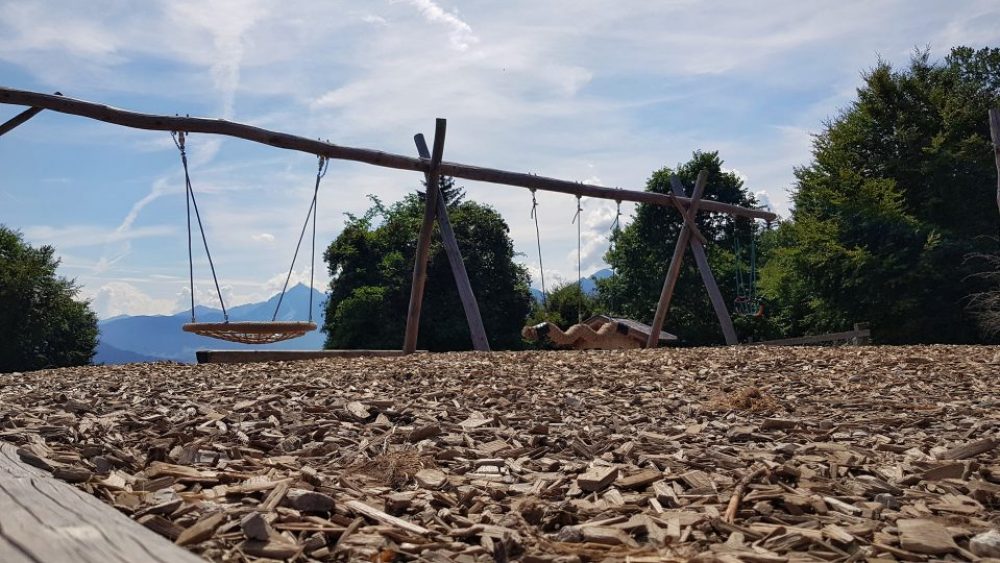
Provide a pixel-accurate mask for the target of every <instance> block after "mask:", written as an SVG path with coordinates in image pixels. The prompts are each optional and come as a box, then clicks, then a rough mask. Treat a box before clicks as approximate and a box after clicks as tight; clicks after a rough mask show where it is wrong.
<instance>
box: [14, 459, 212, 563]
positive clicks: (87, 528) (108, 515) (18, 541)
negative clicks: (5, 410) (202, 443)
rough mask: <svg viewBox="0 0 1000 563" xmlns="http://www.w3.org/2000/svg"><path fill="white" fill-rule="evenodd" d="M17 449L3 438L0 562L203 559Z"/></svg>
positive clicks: (190, 562) (189, 561)
mask: <svg viewBox="0 0 1000 563" xmlns="http://www.w3.org/2000/svg"><path fill="white" fill-rule="evenodd" d="M15 452H16V448H15V447H14V446H12V445H11V444H7V443H0V561H4V562H7V561H10V562H21V561H30V562H32V563H39V562H42V561H44V562H46V563H48V562H52V563H61V562H77V561H80V562H84V563H89V562H94V563H97V562H105V561H111V562H122V563H124V562H129V561H154V562H160V563H167V562H173V561H178V562H181V563H195V562H198V561H201V559H200V558H199V557H196V556H195V555H194V554H192V553H189V552H187V551H185V550H183V549H181V548H179V547H177V546H175V545H173V544H172V543H170V542H169V541H167V540H166V539H164V538H162V537H160V536H158V535H156V534H155V533H153V532H151V531H149V530H147V529H146V528H144V527H143V526H142V525H140V524H139V523H137V522H134V521H132V520H131V519H129V518H128V517H127V516H125V515H124V514H122V513H120V512H118V511H117V510H115V509H114V508H112V507H111V506H109V505H106V504H104V503H102V502H101V501H99V500H98V499H96V498H94V497H92V496H90V495H88V494H86V493H84V492H82V491H80V490H79V489H77V488H75V487H73V486H71V485H67V484H65V483H62V482H60V481H56V480H55V479H53V478H51V477H49V476H48V474H47V473H45V472H44V471H41V470H39V469H36V468H33V467H30V466H28V465H26V464H24V463H23V462H21V461H20V460H19V459H18V456H17V454H16V453H15Z"/></svg>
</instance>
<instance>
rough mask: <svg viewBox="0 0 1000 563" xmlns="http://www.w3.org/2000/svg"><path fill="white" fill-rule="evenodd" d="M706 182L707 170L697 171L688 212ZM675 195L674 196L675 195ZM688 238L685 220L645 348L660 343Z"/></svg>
mask: <svg viewBox="0 0 1000 563" xmlns="http://www.w3.org/2000/svg"><path fill="white" fill-rule="evenodd" d="M707 182H708V172H706V171H705V170H702V171H701V172H699V173H698V179H697V180H696V181H695V186H694V193H693V194H692V196H691V205H690V207H688V213H690V214H691V215H694V216H696V215H697V213H698V208H699V206H700V204H701V196H702V194H704V193H705V184H706V183H707ZM675 197H676V196H675ZM689 239H690V229H689V228H688V223H687V222H685V223H684V225H683V226H682V227H681V232H680V233H679V234H678V235H677V244H676V246H674V255H673V256H672V257H671V258H670V266H669V267H668V268H667V276H666V278H664V280H663V289H662V290H661V291H660V300H659V301H658V302H657V304H656V314H655V315H654V316H653V323H652V325H650V333H649V339H648V340H647V341H646V347H647V348H656V347H657V345H659V343H660V339H659V338H658V335H659V334H660V331H661V330H663V323H664V321H666V320H667V311H668V310H669V309H670V300H671V299H673V296H674V287H675V286H676V285H677V278H678V277H679V276H680V273H681V262H682V261H683V260H684V250H685V249H686V248H687V246H688V240H689ZM654 335H655V336H654Z"/></svg>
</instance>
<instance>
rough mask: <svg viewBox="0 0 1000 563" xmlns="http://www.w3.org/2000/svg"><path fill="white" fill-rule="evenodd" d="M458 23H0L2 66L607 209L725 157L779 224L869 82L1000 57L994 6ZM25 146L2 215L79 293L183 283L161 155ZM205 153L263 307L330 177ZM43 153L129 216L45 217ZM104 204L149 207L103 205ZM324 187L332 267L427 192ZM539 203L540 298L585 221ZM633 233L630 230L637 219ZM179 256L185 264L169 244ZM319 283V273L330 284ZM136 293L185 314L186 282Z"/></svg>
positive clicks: (518, 218) (436, 13)
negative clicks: (155, 280) (667, 168)
mask: <svg viewBox="0 0 1000 563" xmlns="http://www.w3.org/2000/svg"><path fill="white" fill-rule="evenodd" d="M455 4H457V3H454V2H447V1H446V0H399V1H389V2H375V3H364V4H357V3H348V2H322V3H317V2H310V1H307V0H285V1H283V2H281V3H278V2H266V1H263V0H251V1H249V2H237V1H236V0H227V1H220V2H195V1H194V0H176V1H174V0H160V1H159V2H144V3H129V2H125V3H122V2H119V1H117V0H94V1H93V2H90V3H86V4H83V3H66V2H62V1H57V0H37V1H33V2H6V3H0V61H3V64H6V65H9V66H10V68H12V69H15V71H14V72H12V73H11V75H10V76H11V77H12V78H11V79H10V81H12V84H11V85H12V86H15V87H25V88H27V89H34V90H43V91H51V90H54V89H65V88H68V87H70V86H72V88H73V91H72V92H69V93H70V94H72V95H77V96H80V97H83V98H91V99H95V100H97V101H101V102H104V103H109V104H112V105H119V106H123V107H127V108H130V109H136V110H139V111H148V112H152V113H164V114H173V113H181V114H184V113H189V112H190V113H192V114H198V113H200V114H206V115H210V116H219V115H221V116H229V117H234V118H235V117H236V116H238V119H239V120H240V121H246V122H250V123H254V124H256V125H260V126H265V127H270V128H274V129H279V130H283V131H288V132H292V133H296V134H300V135H302V136H306V137H311V138H312V137H321V138H329V139H331V140H332V141H333V142H336V143H338V144H344V145H349V146H364V147H370V148H376V149H381V150H386V151H390V152H396V153H401V154H413V153H414V148H413V144H412V140H411V139H412V137H411V135H412V134H413V133H415V132H417V131H423V132H424V133H431V129H432V127H433V118H434V117H436V116H442V117H447V118H448V119H449V131H448V143H447V145H446V148H445V158H446V159H448V160H452V161H457V162H465V163H469V164H476V165H483V166H491V167H497V168H504V169H510V170H517V171H530V172H535V173H539V174H544V175H548V176H554V177H560V178H571V179H584V178H585V180H584V181H585V182H587V183H594V184H599V185H607V186H620V187H624V188H632V189H642V187H643V185H644V182H645V180H646V178H647V177H648V174H649V173H650V172H651V171H652V170H654V169H656V168H659V167H660V166H663V165H665V164H666V165H673V164H676V163H677V162H683V161H685V160H687V158H688V156H689V155H690V152H691V151H692V150H694V149H707V150H713V149H718V150H720V154H721V156H722V158H723V159H724V160H725V161H726V166H728V167H731V168H733V169H737V170H739V172H740V173H741V174H743V175H745V176H746V178H747V179H748V185H747V188H748V189H750V190H752V191H754V192H758V193H760V192H764V193H762V194H761V196H762V197H763V196H764V195H765V194H766V197H767V198H768V199H769V200H770V201H771V203H772V204H773V206H774V207H775V210H776V211H779V212H786V211H787V208H788V205H789V201H788V193H787V190H788V189H789V188H790V187H791V186H792V183H793V181H794V178H793V176H792V169H793V167H794V166H796V165H802V164H806V163H808V161H809V159H810V148H811V143H812V139H811V137H810V133H812V132H816V131H818V130H819V129H820V128H821V127H822V122H823V120H824V119H826V118H827V117H829V116H831V115H835V114H836V113H837V111H838V109H839V108H841V107H844V106H845V105H846V104H847V103H848V102H849V100H850V99H852V98H853V96H854V88H855V87H856V86H857V85H858V83H859V71H861V70H862V69H864V68H867V67H870V66H871V65H872V64H873V63H874V61H875V58H876V56H877V55H882V56H883V57H885V58H887V59H889V60H891V61H892V62H894V63H905V61H906V59H907V58H908V56H909V53H910V51H911V50H912V48H913V46H914V45H925V44H927V43H928V42H929V43H930V44H931V46H932V48H933V49H934V53H933V54H934V55H935V56H941V55H943V54H944V52H945V50H946V49H947V48H948V47H950V46H951V45H952V44H954V43H972V44H973V45H974V46H982V45H991V44H996V43H997V41H1000V28H998V27H997V26H996V25H992V24H993V23H994V22H995V21H997V19H998V17H1000V15H998V11H1000V7H998V6H996V3H995V2H993V1H990V0H964V1H963V0H956V2H948V3H942V2H933V1H915V2H905V3H904V2H898V1H893V2H883V3H863V2H853V1H851V2H840V3H822V4H819V5H813V4H805V3H801V2H799V3H796V2H790V1H784V2H782V1H777V0H763V1H762V2H759V3H738V2H730V3H727V4H726V5H725V6H724V8H721V9H720V7H719V6H717V5H711V4H706V3H703V2H696V1H694V0H674V1H672V2H669V3H663V2H638V3H621V4H620V5H615V7H614V9H609V7H608V4H607V3H603V2H591V1H574V2H567V1H552V2H535V1H533V0H510V1H508V2H503V3H495V4H491V3H474V4H463V5H462V6H463V7H462V12H461V13H459V12H458V11H456V10H455V9H454V8H453V5H455ZM667 28H669V29H670V32H669V33H665V32H664V30H665V29H667ZM17 134H18V135H22V136H23V137H21V138H22V139H27V140H34V142H35V144H33V145H30V146H29V145H25V146H26V148H25V149H23V150H24V152H16V151H17V150H18V149H12V150H11V152H10V153H8V150H7V149H6V148H5V149H4V154H5V156H6V155H7V154H12V155H25V156H24V157H23V158H21V157H20V156H13V157H9V158H8V159H5V162H4V167H3V168H4V169H3V174H4V177H3V182H2V183H3V188H2V189H3V191H2V192H0V197H2V198H3V201H4V203H9V204H10V206H11V207H16V208H17V210H18V213H19V214H23V215H22V216H23V217H24V219H23V224H27V225H49V226H52V225H56V226H53V227H50V228H49V229H50V230H48V231H44V232H43V231H34V232H32V231H30V229H27V228H26V229H25V232H26V233H29V234H30V235H31V236H32V237H35V236H36V235H37V240H39V241H40V242H45V243H54V244H55V245H56V247H57V248H58V249H60V250H61V249H62V248H63V247H66V248H70V249H79V251H78V252H74V260H73V263H74V264H81V265H90V266H92V265H94V264H98V267H97V268H96V269H90V270H87V269H83V268H82V266H81V269H79V270H78V271H79V272H80V275H79V277H80V279H81V282H83V283H85V284H87V285H89V286H93V287H100V286H102V285H104V284H105V283H106V282H108V281H109V279H111V278H112V277H114V278H116V279H119V278H121V279H124V277H125V276H126V275H128V276H130V277H134V278H135V279H138V280H141V279H143V277H144V276H145V278H146V279H151V276H150V275H149V274H150V273H151V272H158V273H161V274H162V275H167V274H169V273H170V272H175V273H182V274H184V276H182V277H184V278H186V261H187V256H186V245H184V244H183V241H181V240H180V239H181V237H183V233H182V231H183V197H181V196H180V194H181V193H182V188H183V184H182V177H181V176H180V174H179V167H178V165H177V154H176V151H175V150H174V149H173V147H172V146H171V145H170V144H169V139H168V138H167V137H166V136H165V135H161V134H157V135H155V136H154V135H151V134H147V133H145V132H134V131H127V130H124V129H122V128H114V127H111V126H105V125H95V124H93V123H90V122H86V121H84V120H75V119H71V118H68V117H65V116H55V114H49V113H48V112H46V113H45V114H43V115H42V116H40V117H39V118H37V119H35V120H32V122H31V124H30V126H25V127H24V128H23V129H22V128H19V129H18V131H17ZM190 143H191V144H190V146H189V154H190V157H191V165H192V174H193V180H194V183H195V190H196V191H197V193H198V195H199V204H200V205H201V207H202V212H203V218H204V219H205V220H206V226H207V228H208V231H209V242H210V243H211V245H212V252H213V257H214V258H215V259H216V261H217V263H216V265H217V266H218V267H219V270H220V272H219V274H220V280H221V281H223V282H224V283H226V284H228V287H230V290H231V292H232V295H233V297H234V299H236V300H237V301H238V300H239V299H244V298H250V297H265V296H266V295H265V293H266V292H267V291H273V290H274V288H273V287H272V286H273V283H274V282H273V280H272V279H271V277H272V276H273V275H274V273H275V272H279V271H281V270H282V269H283V268H284V267H286V266H287V263H288V261H289V260H290V259H291V252H292V250H293V249H294V243H295V240H296V238H297V236H298V232H299V229H300V228H301V224H302V219H303V215H304V213H305V209H306V206H307V205H308V201H309V199H308V196H309V193H310V189H311V172H312V171H314V170H315V164H314V162H315V161H314V160H312V158H311V157H308V156H304V155H299V154H294V153H291V152H287V151H280V150H277V149H273V148H271V147H258V146H255V145H253V144H251V143H246V142H243V141H236V140H226V141H223V140H222V138H219V137H212V136H208V135H195V136H193V137H191V140H190ZM29 148H30V150H31V151H42V150H51V151H54V153H58V154H60V155H63V154H66V155H68V154H72V155H74V157H75V158H72V159H71V158H68V157H67V158H66V159H61V158H53V159H51V160H50V161H48V162H49V163H50V164H47V166H48V168H47V169H46V170H44V176H45V177H49V178H64V177H65V178H70V180H71V182H70V183H68V184H62V183H55V182H50V183H46V184H45V186H44V188H45V190H44V191H45V192H46V195H47V196H48V197H52V196H51V192H52V191H53V190H57V189H58V190H60V191H59V192H58V194H59V195H58V197H59V198H60V201H65V202H69V203H70V205H68V206H73V205H75V204H77V203H79V204H80V205H77V207H80V208H81V209H82V208H84V205H83V202H86V201H89V199H90V198H92V197H94V196H95V194H98V195H102V196H107V197H109V198H115V199H114V201H110V200H109V201H108V205H103V206H101V207H100V209H97V208H96V207H87V208H86V209H87V213H88V218H87V220H86V221H87V223H88V225H90V224H93V225H97V227H90V226H86V227H85V228H81V227H79V226H75V223H76V222H79V219H73V217H79V215H71V214H69V213H66V212H65V211H61V213H63V215H53V216H51V217H50V216H49V214H50V213H51V214H54V213H56V211H55V209H56V208H58V207H59V206H58V205H52V204H51V203H50V202H49V201H47V200H44V199H43V198H42V197H41V196H39V195H38V194H37V193H35V192H36V191H41V190H40V189H37V188H38V185H39V182H36V181H34V180H35V179H36V177H37V176H31V175H30V174H31V173H35V174H37V171H36V172H25V171H26V170H30V168H29V164H30V163H31V161H32V158H31V157H30V156H27V155H29V154H38V152H28V151H29ZM66 149H70V150H66ZM97 151H101V152H102V154H101V155H97V154H96V152H97ZM111 151H117V152H116V153H115V155H116V157H117V158H118V159H120V162H122V165H121V166H120V167H116V169H115V170H114V171H111V170H108V169H106V168H105V167H103V166H102V165H89V164H88V165H81V162H106V161H104V160H101V157H102V156H106V155H107V154H109V153H110V152H111ZM22 161H23V162H22ZM12 169H14V170H20V172H11V170H12ZM18 174H20V175H18ZM8 177H10V178H11V181H8ZM25 180H27V181H25ZM109 180H111V181H119V182H120V183H121V184H127V185H129V186H143V187H146V189H147V192H146V193H136V192H134V191H133V192H128V191H127V190H124V189H120V190H119V191H112V190H111V189H110V188H109V189H108V190H107V191H105V186H106V182H108V181H109ZM324 182H325V183H324V189H323V191H322V192H321V196H320V217H319V230H320V232H319V240H320V241H321V246H322V245H323V244H325V243H327V242H329V241H330V240H332V239H333V237H335V236H336V235H337V233H338V232H339V229H340V227H341V225H342V224H343V213H344V212H345V211H350V212H353V213H360V212H362V211H363V210H364V209H366V208H367V207H368V202H367V200H366V199H365V195H366V194H368V193H375V194H378V195H379V196H380V197H382V198H383V200H384V201H386V202H392V201H396V200H398V199H399V198H400V197H401V196H402V195H403V194H404V193H406V191H407V190H410V189H413V188H415V187H417V186H418V185H419V175H418V174H415V173H412V172H404V171H396V170H386V169H381V168H376V167H371V166H365V165H361V164H354V163H334V165H333V166H331V171H330V174H329V175H328V177H327V179H326V180H325V181H324ZM459 183H460V184H461V185H466V187H467V188H468V197H469V198H471V199H475V200H479V201H483V202H485V203H489V204H491V205H493V206H494V207H496V208H497V209H498V210H499V211H500V212H501V213H502V214H503V215H504V217H505V218H506V220H507V222H508V224H509V225H510V227H511V234H512V236H513V238H514V240H515V244H516V248H517V250H518V251H520V252H523V253H524V255H525V261H526V262H534V261H535V260H536V258H535V257H534V255H535V250H534V249H535V230H534V224H533V223H532V221H531V219H530V217H529V214H528V211H529V208H530V196H529V194H528V193H527V192H526V191H525V190H520V189H517V188H508V187H497V186H488V185H485V184H481V183H477V182H464V181H461V180H460V181H459ZM19 184H20V185H19ZM64 185H65V188H63V186H64ZM69 188H72V189H69ZM128 193H131V194H133V195H131V196H129V195H126V196H121V195H120V194H128ZM111 194H113V195H111ZM163 196H168V197H163ZM130 197H134V198H135V201H134V202H133V201H132V200H131V199H129V198H130ZM74 198H79V199H74ZM539 203H540V205H541V207H540V213H541V214H542V215H541V225H540V229H541V236H542V246H543V250H544V252H545V253H546V258H547V260H546V261H545V265H546V269H547V270H552V271H553V273H552V274H551V276H550V275H548V274H547V278H549V277H552V276H555V272H562V274H560V275H561V276H562V277H564V278H565V279H575V278H576V256H575V250H576V228H575V226H574V225H572V224H571V223H570V219H571V216H572V210H573V200H572V198H571V197H569V196H565V195H559V194H541V193H540V194H539ZM130 204H131V205H130ZM584 205H585V209H584V215H583V220H584V223H583V238H584V245H585V246H584V249H583V262H584V269H585V273H588V272H587V270H588V269H590V268H593V269H596V268H598V267H600V266H602V263H601V256H602V254H603V252H604V251H605V250H606V248H607V244H608V243H607V235H608V230H609V228H610V221H611V219H610V213H611V208H612V207H613V202H598V201H596V200H587V201H585V203H584ZM631 209H632V207H631V206H628V205H626V206H623V211H626V217H627V216H628V214H629V213H630V212H631ZM90 214H92V215H93V218H91V217H90V216H89V215H90ZM168 214H169V215H168ZM178 218H180V219H179V220H178ZM165 224H173V225H176V226H177V227H176V228H174V229H173V230H172V231H171V230H170V229H168V228H166V227H162V225H165ZM158 226H159V227H158ZM116 227H117V228H116ZM158 229H159V230H158ZM168 235H169V236H171V237H175V240H172V241H167V240H160V239H162V238H164V237H165V236H168ZM265 235H270V236H271V237H273V239H270V240H269V239H268V237H267V236H265ZM50 237H51V239H50V240H46V239H47V238H50ZM133 247H134V250H133ZM320 250H321V249H320ZM301 259H302V257H301V256H300V261H301ZM196 268H197V270H196V275H198V276H200V277H199V280H200V281H199V284H203V283H204V281H205V279H206V277H207V265H206V264H205V263H204V259H203V258H199V257H198V256H197V255H196ZM296 270H301V263H300V265H299V267H298V268H296ZM324 270H325V268H324V267H323V265H322V263H320V264H318V269H317V273H318V274H319V275H325V272H324ZM102 272H103V273H102ZM297 275H298V274H297ZM553 279H554V278H553ZM130 283H133V285H134V286H135V287H137V288H139V289H141V290H142V291H145V292H147V293H148V294H150V295H151V296H153V297H154V298H156V299H170V300H171V301H173V299H174V293H176V292H177V291H178V288H177V287H176V284H177V283H181V282H180V280H174V281H173V282H171V283H166V282H164V283H162V284H160V285H156V286H153V285H150V283H151V282H148V281H147V282H140V281H136V282H130ZM171 284H173V285H171ZM208 284H209V286H210V284H211V281H210V279H208ZM318 285H319V284H318ZM199 287H201V286H199ZM209 289H211V293H214V287H209ZM199 292H200V290H199ZM209 297H210V295H209ZM207 304H211V300H209V301H208V302H207Z"/></svg>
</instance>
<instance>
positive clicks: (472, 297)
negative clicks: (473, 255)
mask: <svg viewBox="0 0 1000 563" xmlns="http://www.w3.org/2000/svg"><path fill="white" fill-rule="evenodd" d="M413 141H414V142H415V143H416V145H417V153H418V154H420V158H428V159H429V158H430V157H431V153H430V151H429V150H428V149H427V142H426V141H425V140H424V136H423V134H420V133H418V134H417V135H415V136H414V137H413ZM425 178H426V180H427V182H428V184H429V183H430V181H431V178H430V174H429V173H427V174H425ZM437 219H438V225H439V226H440V227H441V242H442V243H443V244H444V251H445V254H447V255H448V264H449V265H451V275H452V277H454V278H455V285H456V286H458V296H459V298H460V299H461V300H462V308H463V309H465V320H466V321H467V322H468V324H469V334H470V335H471V337H472V348H473V349H474V350H478V351H481V352H489V351H490V342H489V340H487V338H486V328H485V327H483V317H482V315H481V314H480V312H479V302H477V301H476V294H475V293H473V292H472V284H471V283H470V282H469V273H468V272H467V271H466V270H465V261H464V260H463V259H462V251H461V249H459V248H458V240H456V239H455V231H454V230H453V229H452V228H451V220H450V219H449V218H448V205H447V203H446V202H445V200H444V194H443V193H441V191H440V190H438V204H437Z"/></svg>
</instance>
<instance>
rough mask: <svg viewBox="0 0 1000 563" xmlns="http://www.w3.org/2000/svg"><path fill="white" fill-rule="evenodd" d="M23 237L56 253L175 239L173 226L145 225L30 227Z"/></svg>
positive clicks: (25, 230) (25, 229)
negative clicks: (144, 240)
mask: <svg viewBox="0 0 1000 563" xmlns="http://www.w3.org/2000/svg"><path fill="white" fill-rule="evenodd" d="M23 231H24V236H25V237H26V238H27V239H28V240H29V241H31V242H32V243H33V244H48V245H52V246H54V247H55V248H56V249H59V250H64V249H73V248H85V247H90V246H100V245H106V244H110V243H117V242H125V241H130V240H134V239H141V238H150V237H172V236H176V234H177V229H176V227H174V226H172V225H148V226H144V227H141V228H136V229H128V230H121V229H117V228H116V229H108V228H107V227H102V226H99V225H63V226H53V225H31V226H28V227H24V229H23Z"/></svg>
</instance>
